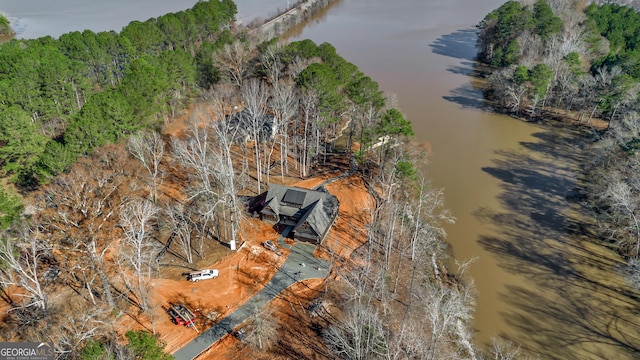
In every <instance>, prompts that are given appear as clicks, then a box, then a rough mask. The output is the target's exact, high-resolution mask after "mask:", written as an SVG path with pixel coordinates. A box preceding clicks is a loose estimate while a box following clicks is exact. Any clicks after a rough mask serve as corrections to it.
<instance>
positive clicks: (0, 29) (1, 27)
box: [0, 11, 16, 37]
mask: <svg viewBox="0 0 640 360" xmlns="http://www.w3.org/2000/svg"><path fill="white" fill-rule="evenodd" d="M2 19H3V20H6V22H7V23H6V25H5V24H4V21H0V37H8V36H14V35H15V34H16V32H15V30H13V29H12V28H11V21H10V20H9V16H8V15H7V14H6V13H4V12H3V11H0V20H2Z"/></svg>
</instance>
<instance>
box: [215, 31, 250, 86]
mask: <svg viewBox="0 0 640 360" xmlns="http://www.w3.org/2000/svg"><path fill="white" fill-rule="evenodd" d="M250 58H251V50H250V48H249V45H247V44H246V43H244V42H242V41H235V42H233V43H231V44H226V45H225V46H224V47H223V48H222V49H220V51H218V52H217V53H216V54H214V60H215V62H216V64H217V65H218V66H219V67H220V68H222V69H223V71H224V72H226V73H227V75H228V76H229V79H230V80H231V82H233V83H234V84H235V85H236V86H238V87H241V86H242V84H243V83H244V80H245V78H246V76H247V71H248V69H249V59H250Z"/></svg>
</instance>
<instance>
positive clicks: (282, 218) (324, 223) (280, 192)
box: [256, 184, 339, 244]
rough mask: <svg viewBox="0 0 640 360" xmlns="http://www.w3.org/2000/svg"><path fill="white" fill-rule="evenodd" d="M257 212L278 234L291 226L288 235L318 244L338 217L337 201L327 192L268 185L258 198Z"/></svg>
mask: <svg viewBox="0 0 640 360" xmlns="http://www.w3.org/2000/svg"><path fill="white" fill-rule="evenodd" d="M258 205H259V206H258V207H257V208H256V211H257V212H258V213H259V214H260V217H261V218H262V220H264V221H269V222H272V223H274V224H275V225H276V226H275V227H276V229H278V231H279V232H282V231H284V230H285V229H286V228H287V227H290V231H289V233H288V234H287V236H289V237H292V238H294V239H296V240H302V241H309V242H313V243H316V244H319V243H321V242H322V240H323V239H324V237H325V235H326V234H327V233H328V232H329V229H330V228H331V225H333V221H334V220H335V218H336V216H337V215H338V207H339V203H338V198H336V197H335V196H333V195H331V194H330V193H329V192H327V191H326V190H324V189H322V190H313V189H304V188H300V187H292V186H283V185H277V184H271V185H269V190H268V191H267V192H266V193H263V194H262V195H260V196H259V201H258Z"/></svg>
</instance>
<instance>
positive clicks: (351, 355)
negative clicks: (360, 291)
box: [324, 303, 389, 360]
mask: <svg viewBox="0 0 640 360" xmlns="http://www.w3.org/2000/svg"><path fill="white" fill-rule="evenodd" d="M386 329H387V327H386V326H385V324H384V323H383V321H382V319H381V318H380V316H379V315H378V311H377V310H376V309H375V308H373V307H371V306H368V305H366V304H357V303H354V304H353V305H352V306H351V307H350V308H349V309H348V310H347V312H346V314H345V316H344V319H343V320H342V321H340V323H338V324H336V325H332V326H330V327H329V329H328V330H327V332H326V333H325V335H324V337H325V340H326V341H327V343H328V344H329V346H330V348H331V349H332V350H333V352H334V353H335V354H336V355H338V356H339V357H340V358H341V359H346V360H369V359H372V360H374V359H386V358H388V354H389V344H388V338H387V330H386Z"/></svg>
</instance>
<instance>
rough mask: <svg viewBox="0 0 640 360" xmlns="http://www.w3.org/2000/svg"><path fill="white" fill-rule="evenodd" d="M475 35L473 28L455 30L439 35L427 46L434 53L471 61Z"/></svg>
mask: <svg viewBox="0 0 640 360" xmlns="http://www.w3.org/2000/svg"><path fill="white" fill-rule="evenodd" d="M477 37H478V33H477V30H476V29H475V28H469V29H461V30H456V31H454V32H452V33H450V34H444V35H442V36H440V37H439V38H437V39H436V40H435V41H434V42H432V43H431V44H429V47H431V51H433V53H434V54H438V55H443V56H449V57H453V58H456V59H464V60H470V61H473V60H475V58H476V39H477Z"/></svg>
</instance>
